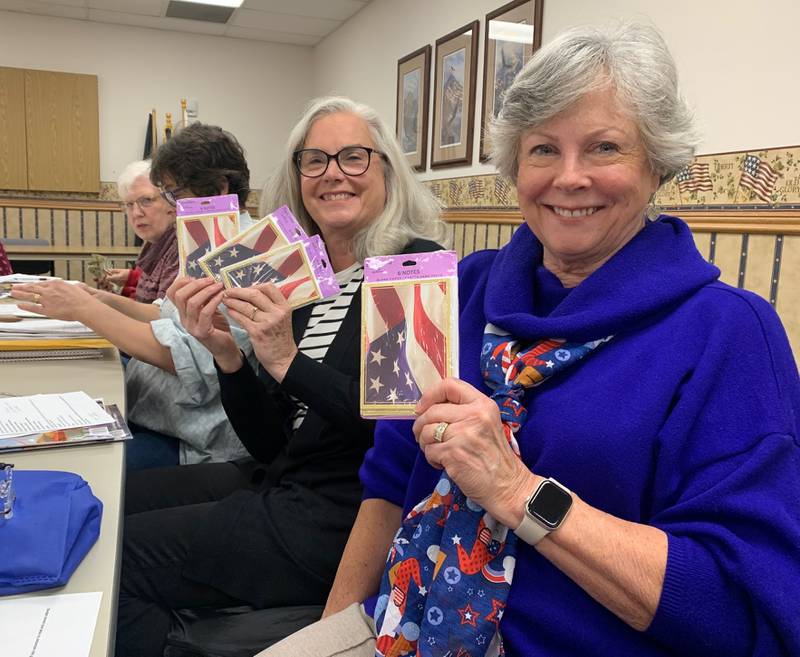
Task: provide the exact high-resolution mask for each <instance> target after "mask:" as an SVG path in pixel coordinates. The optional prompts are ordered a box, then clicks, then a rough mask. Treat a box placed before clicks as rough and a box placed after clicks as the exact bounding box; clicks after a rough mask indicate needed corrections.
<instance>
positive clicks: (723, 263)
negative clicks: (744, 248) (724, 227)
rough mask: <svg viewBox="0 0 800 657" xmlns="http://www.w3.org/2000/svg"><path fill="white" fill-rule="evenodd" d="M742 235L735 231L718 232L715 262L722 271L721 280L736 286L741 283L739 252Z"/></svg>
mask: <svg viewBox="0 0 800 657" xmlns="http://www.w3.org/2000/svg"><path fill="white" fill-rule="evenodd" d="M741 244H742V236H741V235H737V234H735V233H718V234H717V246H716V249H715V257H714V263H715V264H716V265H717V267H719V269H720V271H721V272H722V273H721V275H720V280H722V281H724V282H725V283H727V284H728V285H733V286H734V287H736V286H737V285H738V283H739V252H740V249H741Z"/></svg>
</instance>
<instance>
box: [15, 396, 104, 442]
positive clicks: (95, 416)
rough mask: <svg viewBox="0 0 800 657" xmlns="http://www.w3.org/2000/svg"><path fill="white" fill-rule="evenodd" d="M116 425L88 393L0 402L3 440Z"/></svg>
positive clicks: (31, 397) (17, 398)
mask: <svg viewBox="0 0 800 657" xmlns="http://www.w3.org/2000/svg"><path fill="white" fill-rule="evenodd" d="M113 421H114V420H113V419H112V417H111V416H110V415H109V414H108V413H106V412H105V410H104V409H103V408H102V407H100V406H99V405H98V404H97V402H95V401H93V400H92V398H91V397H89V395H87V394H86V393H85V392H64V393H56V394H49V395H29V396H27V397H4V398H2V399H0V438H10V437H12V436H26V435H28V434H31V433H43V432H45V431H56V430H58V429H74V428H76V427H91V426H95V425H98V424H109V423H111V422H113Z"/></svg>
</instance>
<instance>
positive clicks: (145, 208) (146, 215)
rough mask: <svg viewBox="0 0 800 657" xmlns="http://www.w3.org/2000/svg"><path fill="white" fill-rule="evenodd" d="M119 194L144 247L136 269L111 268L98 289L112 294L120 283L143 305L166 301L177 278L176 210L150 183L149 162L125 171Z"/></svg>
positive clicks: (120, 178) (145, 161) (128, 293)
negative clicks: (113, 289)
mask: <svg viewBox="0 0 800 657" xmlns="http://www.w3.org/2000/svg"><path fill="white" fill-rule="evenodd" d="M117 194H118V195H119V197H120V199H121V200H122V207H123V210H124V212H125V217H126V219H127V220H128V224H129V225H130V227H131V230H133V232H134V233H135V234H136V236H137V237H139V238H140V239H141V240H142V241H144V243H145V244H144V246H143V247H142V251H141V253H140V254H139V257H138V258H137V259H136V266H135V267H134V268H133V269H109V270H107V271H106V272H105V274H104V275H103V276H101V277H100V278H99V279H96V282H97V287H98V288H100V289H102V290H107V291H111V284H117V285H119V286H121V288H122V290H121V294H122V295H124V296H126V297H130V298H133V299H135V300H136V301H139V302H140V303H152V302H153V301H155V300H156V299H163V298H164V296H165V295H166V294H167V288H168V287H169V286H170V285H171V284H172V281H174V280H175V276H177V275H178V240H177V237H176V234H175V207H174V205H172V204H170V203H169V202H168V201H167V200H166V199H165V198H164V197H163V196H162V194H161V192H160V190H159V189H158V187H156V186H155V185H154V184H153V183H152V182H150V161H149V160H140V161H137V162H131V163H130V164H129V165H128V166H126V167H125V168H124V169H123V171H122V173H121V174H120V176H119V179H118V180H117ZM108 302H109V303H112V304H113V300H111V299H109V301H108Z"/></svg>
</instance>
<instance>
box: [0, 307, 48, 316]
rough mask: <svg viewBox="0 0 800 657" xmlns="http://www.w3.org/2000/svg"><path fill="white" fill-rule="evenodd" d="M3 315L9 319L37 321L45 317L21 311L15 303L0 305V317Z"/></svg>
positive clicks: (28, 311)
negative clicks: (34, 318) (29, 318)
mask: <svg viewBox="0 0 800 657" xmlns="http://www.w3.org/2000/svg"><path fill="white" fill-rule="evenodd" d="M3 315H7V316H10V317H36V318H38V319H44V318H45V317H47V316H46V315H42V314H40V313H32V312H31V311H30V310H22V309H21V308H20V307H19V306H18V305H17V304H15V303H2V304H0V317H1V316H3Z"/></svg>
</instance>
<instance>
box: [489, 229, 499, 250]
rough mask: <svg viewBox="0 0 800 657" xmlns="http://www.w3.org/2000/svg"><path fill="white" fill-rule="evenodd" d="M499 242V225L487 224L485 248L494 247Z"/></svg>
mask: <svg viewBox="0 0 800 657" xmlns="http://www.w3.org/2000/svg"><path fill="white" fill-rule="evenodd" d="M499 243H500V226H498V225H497V224H489V225H488V226H486V248H488V249H496V248H497V245H498V244H499Z"/></svg>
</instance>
